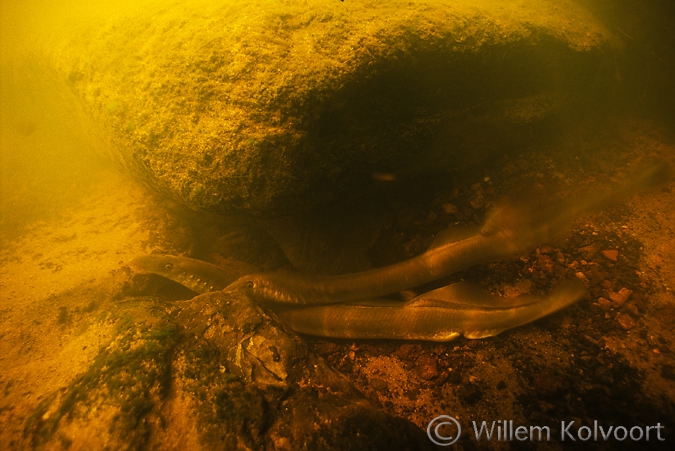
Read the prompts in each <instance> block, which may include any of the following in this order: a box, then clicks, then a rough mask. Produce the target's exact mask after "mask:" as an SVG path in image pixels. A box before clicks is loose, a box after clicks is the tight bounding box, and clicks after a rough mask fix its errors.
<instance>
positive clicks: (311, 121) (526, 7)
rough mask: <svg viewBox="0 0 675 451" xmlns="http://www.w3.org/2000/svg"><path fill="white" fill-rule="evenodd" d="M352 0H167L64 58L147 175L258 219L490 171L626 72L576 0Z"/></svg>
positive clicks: (120, 148)
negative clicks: (437, 175) (618, 70)
mask: <svg viewBox="0 0 675 451" xmlns="http://www.w3.org/2000/svg"><path fill="white" fill-rule="evenodd" d="M348 6H349V7H347V5H345V4H343V3H341V2H338V1H320V2H290V1H280V2H274V3H268V2H264V3H261V2H258V1H253V2H250V1H245V0H227V1H225V0H220V1H215V2H214V1H206V0H197V1H191V2H182V3H180V2H179V3H172V4H161V5H159V6H158V7H157V8H153V7H148V8H144V9H142V10H141V9H138V10H137V12H136V13H135V15H131V16H127V17H124V18H123V19H121V20H120V19H110V23H107V24H105V23H104V24H97V26H96V28H94V29H91V30H84V31H82V33H81V34H78V35H76V36H75V37H74V38H73V39H72V40H71V41H69V42H65V43H63V44H62V45H60V46H59V49H58V51H57V52H55V58H54V65H55V68H56V70H57V72H58V73H60V74H61V76H62V79H63V80H64V81H65V82H66V83H67V84H68V85H69V86H70V88H71V90H72V91H73V92H74V93H75V95H76V97H77V98H79V100H80V101H81V103H82V105H83V107H84V108H83V109H84V110H85V111H86V112H87V113H88V115H89V116H90V117H91V118H93V120H94V122H95V123H96V128H97V129H100V130H102V131H103V133H104V135H105V136H104V137H103V138H104V139H105V140H106V141H108V142H110V149H109V150H110V152H111V154H112V156H113V158H114V159H115V160H116V161H118V162H120V164H122V165H123V166H124V167H126V168H127V169H129V170H131V171H133V172H134V173H135V174H136V175H137V176H138V177H139V178H140V179H142V180H143V181H145V182H147V183H150V184H151V185H153V186H155V187H156V188H157V189H160V190H161V191H164V192H168V193H171V194H172V195H173V196H175V197H177V198H179V199H181V200H182V201H183V202H184V203H186V204H187V205H189V206H190V207H192V208H194V209H200V210H210V211H214V212H219V213H224V212H246V213H251V214H258V215H261V214H272V213H278V212H288V211H294V210H300V209H303V210H304V209H306V208H308V207H312V206H318V205H324V204H326V203H328V202H333V201H336V200H340V199H344V198H345V197H350V196H353V197H356V196H359V195H361V194H362V193H363V192H364V191H365V190H368V189H371V187H372V185H373V176H374V175H376V174H381V173H386V174H390V176H389V177H388V179H389V180H391V181H390V182H387V183H398V182H397V181H399V180H405V179H409V178H411V177H413V178H414V177H418V178H423V177H426V176H427V174H428V173H429V172H430V171H431V170H433V171H436V170H443V169H445V170H448V169H449V170H457V169H458V168H462V167H468V166H471V165H476V164H480V163H481V162H483V161H486V160H487V159H489V158H493V157H494V156H495V155H500V156H501V155H502V154H503V153H505V152H507V151H509V149H516V148H522V143H523V140H529V139H531V137H532V136H533V134H536V133H537V131H538V125H541V127H542V128H541V133H548V128H547V126H546V124H548V121H550V120H551V118H552V117H554V116H557V115H559V114H562V113H563V112H572V111H575V109H581V108H584V107H585V105H587V104H588V102H589V97H593V96H596V95H600V94H598V93H599V92H600V91H598V90H597V89H596V86H597V84H598V83H605V84H611V83H612V82H613V80H614V79H615V76H614V75H615V74H614V70H613V69H611V68H612V67H613V66H612V64H611V62H612V61H613V58H614V56H613V54H612V52H611V49H612V48H613V42H614V40H613V36H612V34H611V33H610V32H609V31H608V30H607V29H606V28H605V27H604V26H603V25H602V24H601V22H600V21H599V20H598V19H596V18H595V17H594V16H593V15H592V13H591V12H590V11H589V10H587V9H585V8H584V7H583V6H580V5H577V4H576V3H570V2H566V1H563V0H525V1H524V2H518V3H517V4H516V3H513V2H510V1H507V0H496V1H494V2H481V3H480V4H479V5H477V4H476V3H475V2H473V1H470V0H462V1H455V2H450V3H448V2H438V1H433V0H426V1H420V2H409V1H403V0H396V1H392V2H384V3H382V2H353V3H352V4H350V5H348ZM607 91H609V90H607ZM477 105H480V106H479V107H477Z"/></svg>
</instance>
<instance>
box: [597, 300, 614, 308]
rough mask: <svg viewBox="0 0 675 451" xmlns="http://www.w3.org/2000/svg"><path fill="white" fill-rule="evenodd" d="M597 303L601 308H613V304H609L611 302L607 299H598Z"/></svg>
mask: <svg viewBox="0 0 675 451" xmlns="http://www.w3.org/2000/svg"><path fill="white" fill-rule="evenodd" d="M597 303H598V305H599V306H600V307H602V308H605V309H608V308H610V307H611V306H612V303H611V302H609V300H608V299H605V298H598V302H597Z"/></svg>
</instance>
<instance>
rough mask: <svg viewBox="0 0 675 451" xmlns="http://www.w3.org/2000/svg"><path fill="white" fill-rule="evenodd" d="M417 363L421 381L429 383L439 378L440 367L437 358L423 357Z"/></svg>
mask: <svg viewBox="0 0 675 451" xmlns="http://www.w3.org/2000/svg"><path fill="white" fill-rule="evenodd" d="M415 363H416V365H415V371H416V372H417V375H418V376H419V377H420V379H424V380H426V381H428V380H431V379H433V378H435V377H438V365H437V364H436V359H435V358H433V357H431V356H429V355H421V356H419V357H418V358H417V362H415Z"/></svg>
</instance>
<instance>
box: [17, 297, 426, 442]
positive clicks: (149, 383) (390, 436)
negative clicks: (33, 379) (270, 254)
mask: <svg viewBox="0 0 675 451" xmlns="http://www.w3.org/2000/svg"><path fill="white" fill-rule="evenodd" d="M138 304H139V305H143V303H142V302H139V303H138ZM141 310H144V312H145V313H143V314H139V313H138V312H137V313H136V314H134V313H128V314H129V318H128V320H127V321H122V322H121V325H120V327H119V331H118V332H119V333H118V335H117V338H116V339H115V340H113V342H112V343H110V344H109V345H108V346H106V347H105V348H103V349H102V350H101V352H100V353H99V355H98V357H97V358H96V359H95V361H94V363H93V364H92V365H91V366H90V368H89V370H88V371H86V372H85V373H84V374H82V375H81V376H80V377H78V378H77V379H76V380H75V381H74V382H72V383H71V384H70V386H68V387H67V388H65V389H63V390H60V391H58V392H55V393H53V394H52V395H50V396H48V397H47V398H46V399H45V401H43V402H42V404H41V405H40V406H39V407H38V409H37V410H36V411H35V413H34V414H33V415H32V417H31V418H30V419H29V420H28V422H27V426H26V434H27V436H29V437H30V439H31V440H32V443H33V446H35V447H45V448H48V449H117V450H125V449H182V450H216V449H227V450H233V449H240V450H303V449H305V450H348V449H350V450H351V449H364V450H368V449H372V450H375V449H400V447H403V448H405V449H411V450H415V449H431V446H430V442H429V441H428V439H427V437H426V435H425V434H424V432H422V431H421V430H420V429H418V428H417V427H416V426H414V425H413V424H412V423H410V422H408V421H406V420H403V419H401V418H396V417H393V416H391V415H389V414H386V413H384V412H382V411H381V410H379V409H378V408H377V407H375V405H373V404H372V403H371V402H370V401H368V400H366V399H365V398H364V397H363V396H361V395H360V394H359V393H358V392H357V391H356V390H355V389H354V388H353V386H352V385H351V384H350V383H349V382H348V381H347V380H346V379H345V378H344V377H343V376H341V375H340V374H338V373H336V372H335V371H334V370H332V369H331V368H330V367H329V366H328V365H327V364H326V363H325V362H324V361H323V360H322V359H321V358H320V357H317V356H316V355H315V354H313V353H312V352H310V351H309V350H308V348H307V345H306V344H305V343H304V342H303V341H302V340H300V339H299V338H298V337H297V336H296V335H295V334H294V333H292V332H289V331H288V330H287V329H286V328H285V327H283V326H281V325H279V323H277V322H276V321H275V320H274V319H273V318H271V317H269V316H268V315H266V314H265V313H264V312H263V311H261V310H260V309H259V308H257V307H256V306H255V305H253V304H252V303H251V302H250V300H249V299H248V298H247V297H245V296H244V295H242V294H239V293H226V292H215V293H208V294H204V295H201V296H198V297H196V298H194V299H192V300H190V301H181V302H176V303H173V304H159V303H154V302H150V303H148V304H147V305H145V306H144V307H143V308H141ZM143 317H144V318H145V319H142V318H143Z"/></svg>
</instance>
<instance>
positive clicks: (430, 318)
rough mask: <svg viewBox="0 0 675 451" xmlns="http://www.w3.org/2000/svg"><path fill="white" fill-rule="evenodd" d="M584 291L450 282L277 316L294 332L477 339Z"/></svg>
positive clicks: (567, 286) (568, 285) (575, 283)
mask: <svg viewBox="0 0 675 451" xmlns="http://www.w3.org/2000/svg"><path fill="white" fill-rule="evenodd" d="M585 294H586V288H585V286H584V284H583V283H582V282H581V281H579V280H570V281H563V282H561V283H560V284H558V286H556V287H555V288H554V289H553V290H552V291H551V292H550V293H549V294H548V295H547V296H537V295H531V294H526V295H521V296H518V297H515V298H502V297H498V296H493V295H490V294H489V293H487V292H486V291H484V290H482V289H481V288H479V287H477V286H474V285H471V284H468V283H465V282H460V283H455V284H452V285H448V286H445V287H442V288H439V289H437V290H433V291H430V292H428V293H424V294H422V295H420V296H418V297H416V298H414V299H412V300H410V301H408V302H387V301H383V302H362V303H359V305H355V304H335V305H319V306H308V307H294V308H283V307H282V308H279V307H276V308H274V310H275V311H276V313H277V315H278V316H279V318H280V319H281V320H282V321H284V322H285V323H286V324H288V326H290V327H291V328H292V329H293V330H295V331H296V332H300V333H303V334H308V335H317V336H322V337H331V338H349V339H398V340H425V341H437V342H445V341H450V340H453V339H454V338H456V337H458V336H459V335H464V336H465V337H466V338H470V339H477V338H485V337H492V336H494V335H497V334H499V333H500V332H503V331H504V330H507V329H511V328H513V327H518V326H521V325H523V324H526V323H529V322H532V321H535V320H537V319H539V318H542V317H544V316H546V315H549V314H551V313H553V312H555V311H557V310H560V309H563V308H565V307H567V306H568V305H570V304H573V303H574V302H576V301H578V300H579V299H581V298H582V297H583V296H584V295H585Z"/></svg>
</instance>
